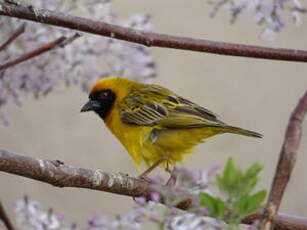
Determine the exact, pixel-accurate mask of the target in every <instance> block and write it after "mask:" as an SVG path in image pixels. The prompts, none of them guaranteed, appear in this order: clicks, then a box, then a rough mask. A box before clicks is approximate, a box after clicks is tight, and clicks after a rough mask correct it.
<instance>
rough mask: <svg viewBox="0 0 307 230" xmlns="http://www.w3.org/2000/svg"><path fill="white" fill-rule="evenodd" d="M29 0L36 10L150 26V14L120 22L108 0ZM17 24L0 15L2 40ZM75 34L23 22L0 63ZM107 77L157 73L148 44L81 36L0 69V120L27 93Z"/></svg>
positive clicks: (143, 76) (147, 28)
mask: <svg viewBox="0 0 307 230" xmlns="http://www.w3.org/2000/svg"><path fill="white" fill-rule="evenodd" d="M27 3H28V4H29V1H27ZM32 3H33V4H34V6H35V7H37V8H46V9H50V10H56V11H62V12H63V11H64V12H68V13H70V14H75V15H78V16H83V17H90V18H91V19H95V20H101V21H104V22H108V23H112V24H119V25H122V26H125V27H130V28H133V29H138V30H143V31H150V30H151V29H152V26H151V23H150V16H148V15H140V14H134V15H131V16H129V17H128V18H127V19H125V20H120V19H119V17H118V16H117V15H116V13H115V12H113V11H112V9H111V2H109V1H101V0H82V1H64V0H52V1H44V0H37V1H32ZM21 23H22V22H21V21H20V20H17V19H14V18H9V17H0V28H1V33H0V43H1V42H2V41H4V40H5V39H7V38H8V37H9V35H10V34H11V33H12V31H14V29H16V28H17V27H18V25H20V24H21ZM73 33H74V32H73V31H70V30H66V29H61V28H57V27H52V26H48V25H42V24H38V23H32V22H27V24H26V31H25V33H23V34H22V35H21V36H20V37H19V38H18V39H17V40H16V41H15V42H14V43H12V44H10V45H9V46H8V47H7V49H6V50H4V51H2V52H0V63H4V62H6V61H8V60H13V59H15V58H17V57H18V56H20V55H21V54H23V53H25V52H27V51H30V50H33V49H37V48H38V47H40V45H42V44H44V43H47V42H50V41H53V40H55V39H56V38H58V37H60V36H62V35H66V36H67V37H68V36H71V35H72V34H73ZM107 76H119V77H127V78H132V79H136V80H139V81H147V80H149V79H151V78H153V77H155V76H156V65H155V63H154V60H153V58H152V56H151V54H150V51H149V49H148V48H147V47H144V46H141V45H137V44H133V43H128V42H124V41H119V40H115V39H111V38H103V37H101V36H96V35H88V34H83V36H82V37H80V38H78V39H76V40H75V41H73V42H72V43H70V44H69V45H67V46H65V47H64V48H57V49H55V50H53V51H51V52H47V53H45V54H43V55H41V56H39V57H36V58H32V59H30V60H29V61H26V62H24V63H22V64H19V65H16V66H14V67H12V68H9V69H7V70H5V71H3V72H2V73H1V72H0V118H2V120H3V121H6V122H7V119H6V117H5V111H4V110H5V105H6V104H8V103H12V102H13V103H15V104H17V105H21V104H22V99H23V98H24V95H25V94H30V95H34V96H35V98H38V97H41V96H45V95H47V94H48V93H50V92H51V91H52V90H53V89H54V88H56V87H57V86H58V85H59V84H60V83H61V82H63V81H64V82H66V83H67V84H76V85H79V86H80V87H81V89H82V90H84V91H88V90H89V88H90V87H91V85H92V84H93V83H94V82H95V81H97V80H98V79H99V78H102V77H107Z"/></svg>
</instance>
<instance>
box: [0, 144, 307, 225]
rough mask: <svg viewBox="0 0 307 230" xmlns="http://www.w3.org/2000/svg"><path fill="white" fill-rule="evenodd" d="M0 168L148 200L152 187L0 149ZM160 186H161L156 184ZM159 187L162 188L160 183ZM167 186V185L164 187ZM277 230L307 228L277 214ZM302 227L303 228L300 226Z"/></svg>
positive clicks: (55, 182) (183, 206) (248, 220)
mask: <svg viewBox="0 0 307 230" xmlns="http://www.w3.org/2000/svg"><path fill="white" fill-rule="evenodd" d="M0 171H2V172H6V173H10V174H15V175H19V176H23V177H27V178H30V179H34V180H38V181H41V182H44V183H47V184H51V185H54V186H57V187H75V188H87V189H94V190H99V191H105V192H110V193H116V194H120V195H125V196H131V197H138V196H143V197H148V199H151V196H150V194H151V193H152V192H159V191H156V190H153V188H152V186H150V184H149V183H148V182H146V181H144V180H141V179H137V178H134V177H130V176H127V175H124V174H122V173H108V172H104V171H102V170H100V169H95V170H91V169H83V168H77V167H72V166H67V165H64V164H63V163H61V162H59V161H50V160H42V159H37V158H34V157H31V156H26V155H22V154H17V153H13V152H9V151H7V150H3V149H0ZM159 187H160V186H159ZM161 189H164V188H163V186H161ZM165 189H166V188H165ZM162 201H163V199H161V202H162ZM186 201H188V200H184V201H183V202H180V203H179V205H178V206H177V208H180V209H183V210H186V209H189V208H193V207H192V205H193V203H191V202H186ZM256 219H260V215H257V216H255V215H252V216H251V217H250V218H246V220H244V221H243V222H244V223H246V224H249V223H252V222H253V221H254V220H256ZM276 219H277V221H276V222H277V225H276V230H277V229H279V230H288V229H289V228H287V227H289V226H290V227H291V228H290V229H292V230H303V229H305V230H306V229H307V220H306V219H305V220H304V221H303V220H301V222H300V223H299V224H297V223H296V220H297V217H289V216H288V217H287V218H286V219H285V220H284V217H283V216H282V215H281V216H277V218H276ZM302 226H303V227H304V228H302Z"/></svg>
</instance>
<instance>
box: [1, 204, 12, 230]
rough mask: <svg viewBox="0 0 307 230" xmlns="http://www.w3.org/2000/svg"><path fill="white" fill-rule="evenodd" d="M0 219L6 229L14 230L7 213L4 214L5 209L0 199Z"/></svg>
mask: <svg viewBox="0 0 307 230" xmlns="http://www.w3.org/2000/svg"><path fill="white" fill-rule="evenodd" d="M0 220H2V221H3V223H4V225H5V226H6V228H7V230H15V229H14V227H13V225H12V222H11V221H10V219H9V217H8V215H7V214H6V211H5V209H4V207H3V205H2V203H1V201H0Z"/></svg>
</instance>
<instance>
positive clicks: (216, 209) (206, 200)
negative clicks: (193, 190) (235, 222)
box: [199, 193, 225, 219]
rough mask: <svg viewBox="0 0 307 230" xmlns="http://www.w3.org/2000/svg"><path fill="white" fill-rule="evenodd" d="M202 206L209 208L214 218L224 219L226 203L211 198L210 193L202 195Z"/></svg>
mask: <svg viewBox="0 0 307 230" xmlns="http://www.w3.org/2000/svg"><path fill="white" fill-rule="evenodd" d="M199 196H200V199H201V205H202V206H204V207H206V208H208V210H209V213H210V215H211V216H212V217H214V218H217V219H223V217H224V213H225V203H224V202H223V201H222V200H221V199H220V198H216V197H213V196H211V195H210V194H208V193H200V194H199Z"/></svg>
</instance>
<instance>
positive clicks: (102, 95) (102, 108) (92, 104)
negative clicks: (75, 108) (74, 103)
mask: <svg viewBox="0 0 307 230" xmlns="http://www.w3.org/2000/svg"><path fill="white" fill-rule="evenodd" d="M109 81H110V80H108V81H107V79H103V80H100V81H98V82H97V83H96V84H95V85H94V86H93V87H92V89H91V91H90V94H89V100H88V101H87V102H86V103H85V105H83V107H82V108H81V112H88V111H94V112H95V113H97V114H98V115H99V116H100V117H101V118H102V119H104V118H105V117H106V116H107V115H108V113H109V112H110V110H111V108H112V106H113V104H114V102H115V99H116V94H115V92H114V90H112V87H110V85H109V84H108V82H109Z"/></svg>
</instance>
